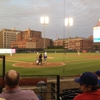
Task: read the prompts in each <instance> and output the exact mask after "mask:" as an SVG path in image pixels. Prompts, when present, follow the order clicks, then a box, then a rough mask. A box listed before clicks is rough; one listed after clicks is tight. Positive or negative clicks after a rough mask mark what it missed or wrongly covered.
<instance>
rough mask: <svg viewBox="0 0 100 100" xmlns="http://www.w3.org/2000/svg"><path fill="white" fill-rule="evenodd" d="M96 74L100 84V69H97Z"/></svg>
mask: <svg viewBox="0 0 100 100" xmlns="http://www.w3.org/2000/svg"><path fill="white" fill-rule="evenodd" d="M96 75H97V77H98V84H99V86H100V70H98V71H96Z"/></svg>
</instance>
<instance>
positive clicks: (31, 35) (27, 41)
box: [11, 29, 51, 48]
mask: <svg viewBox="0 0 100 100" xmlns="http://www.w3.org/2000/svg"><path fill="white" fill-rule="evenodd" d="M50 40H51V39H48V38H45V47H46V48H47V46H49V45H50ZM11 47H12V48H44V38H42V33H41V32H40V31H34V30H30V29H28V30H25V31H20V32H19V33H18V34H17V38H16V41H15V42H12V43H11Z"/></svg>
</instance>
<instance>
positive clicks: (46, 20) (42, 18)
mask: <svg viewBox="0 0 100 100" xmlns="http://www.w3.org/2000/svg"><path fill="white" fill-rule="evenodd" d="M40 22H41V24H43V25H44V49H45V26H46V25H47V24H48V23H49V17H47V16H46V17H41V18H40Z"/></svg>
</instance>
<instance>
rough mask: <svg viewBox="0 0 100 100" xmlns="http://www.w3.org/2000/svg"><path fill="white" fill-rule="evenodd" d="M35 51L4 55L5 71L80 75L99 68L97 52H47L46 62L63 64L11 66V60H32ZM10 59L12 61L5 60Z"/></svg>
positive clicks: (99, 61)
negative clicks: (45, 66)
mask: <svg viewBox="0 0 100 100" xmlns="http://www.w3.org/2000/svg"><path fill="white" fill-rule="evenodd" d="M36 56H37V55H36V54H35V53H23V54H13V56H12V57H10V55H6V71H8V70H10V69H15V70H17V71H18V72H20V74H21V75H26V74H27V75H60V76H73V75H80V74H81V73H83V72H85V71H92V72H95V71H96V70H99V69H100V54H99V53H81V55H79V56H78V55H77V53H66V54H64V53H48V59H47V62H63V63H65V65H64V66H60V67H59V66H58V67H51V68H50V67H49V68H43V66H41V68H20V67H13V64H14V62H12V61H16V60H17V61H24V62H34V61H35V58H36ZM7 60H12V61H7ZM1 74H2V60H0V75H1Z"/></svg>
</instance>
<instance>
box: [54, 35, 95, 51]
mask: <svg viewBox="0 0 100 100" xmlns="http://www.w3.org/2000/svg"><path fill="white" fill-rule="evenodd" d="M54 46H64V48H66V49H68V50H91V49H92V48H93V40H92V39H91V38H81V37H75V38H69V39H68V38H64V39H58V40H55V41H54Z"/></svg>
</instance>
